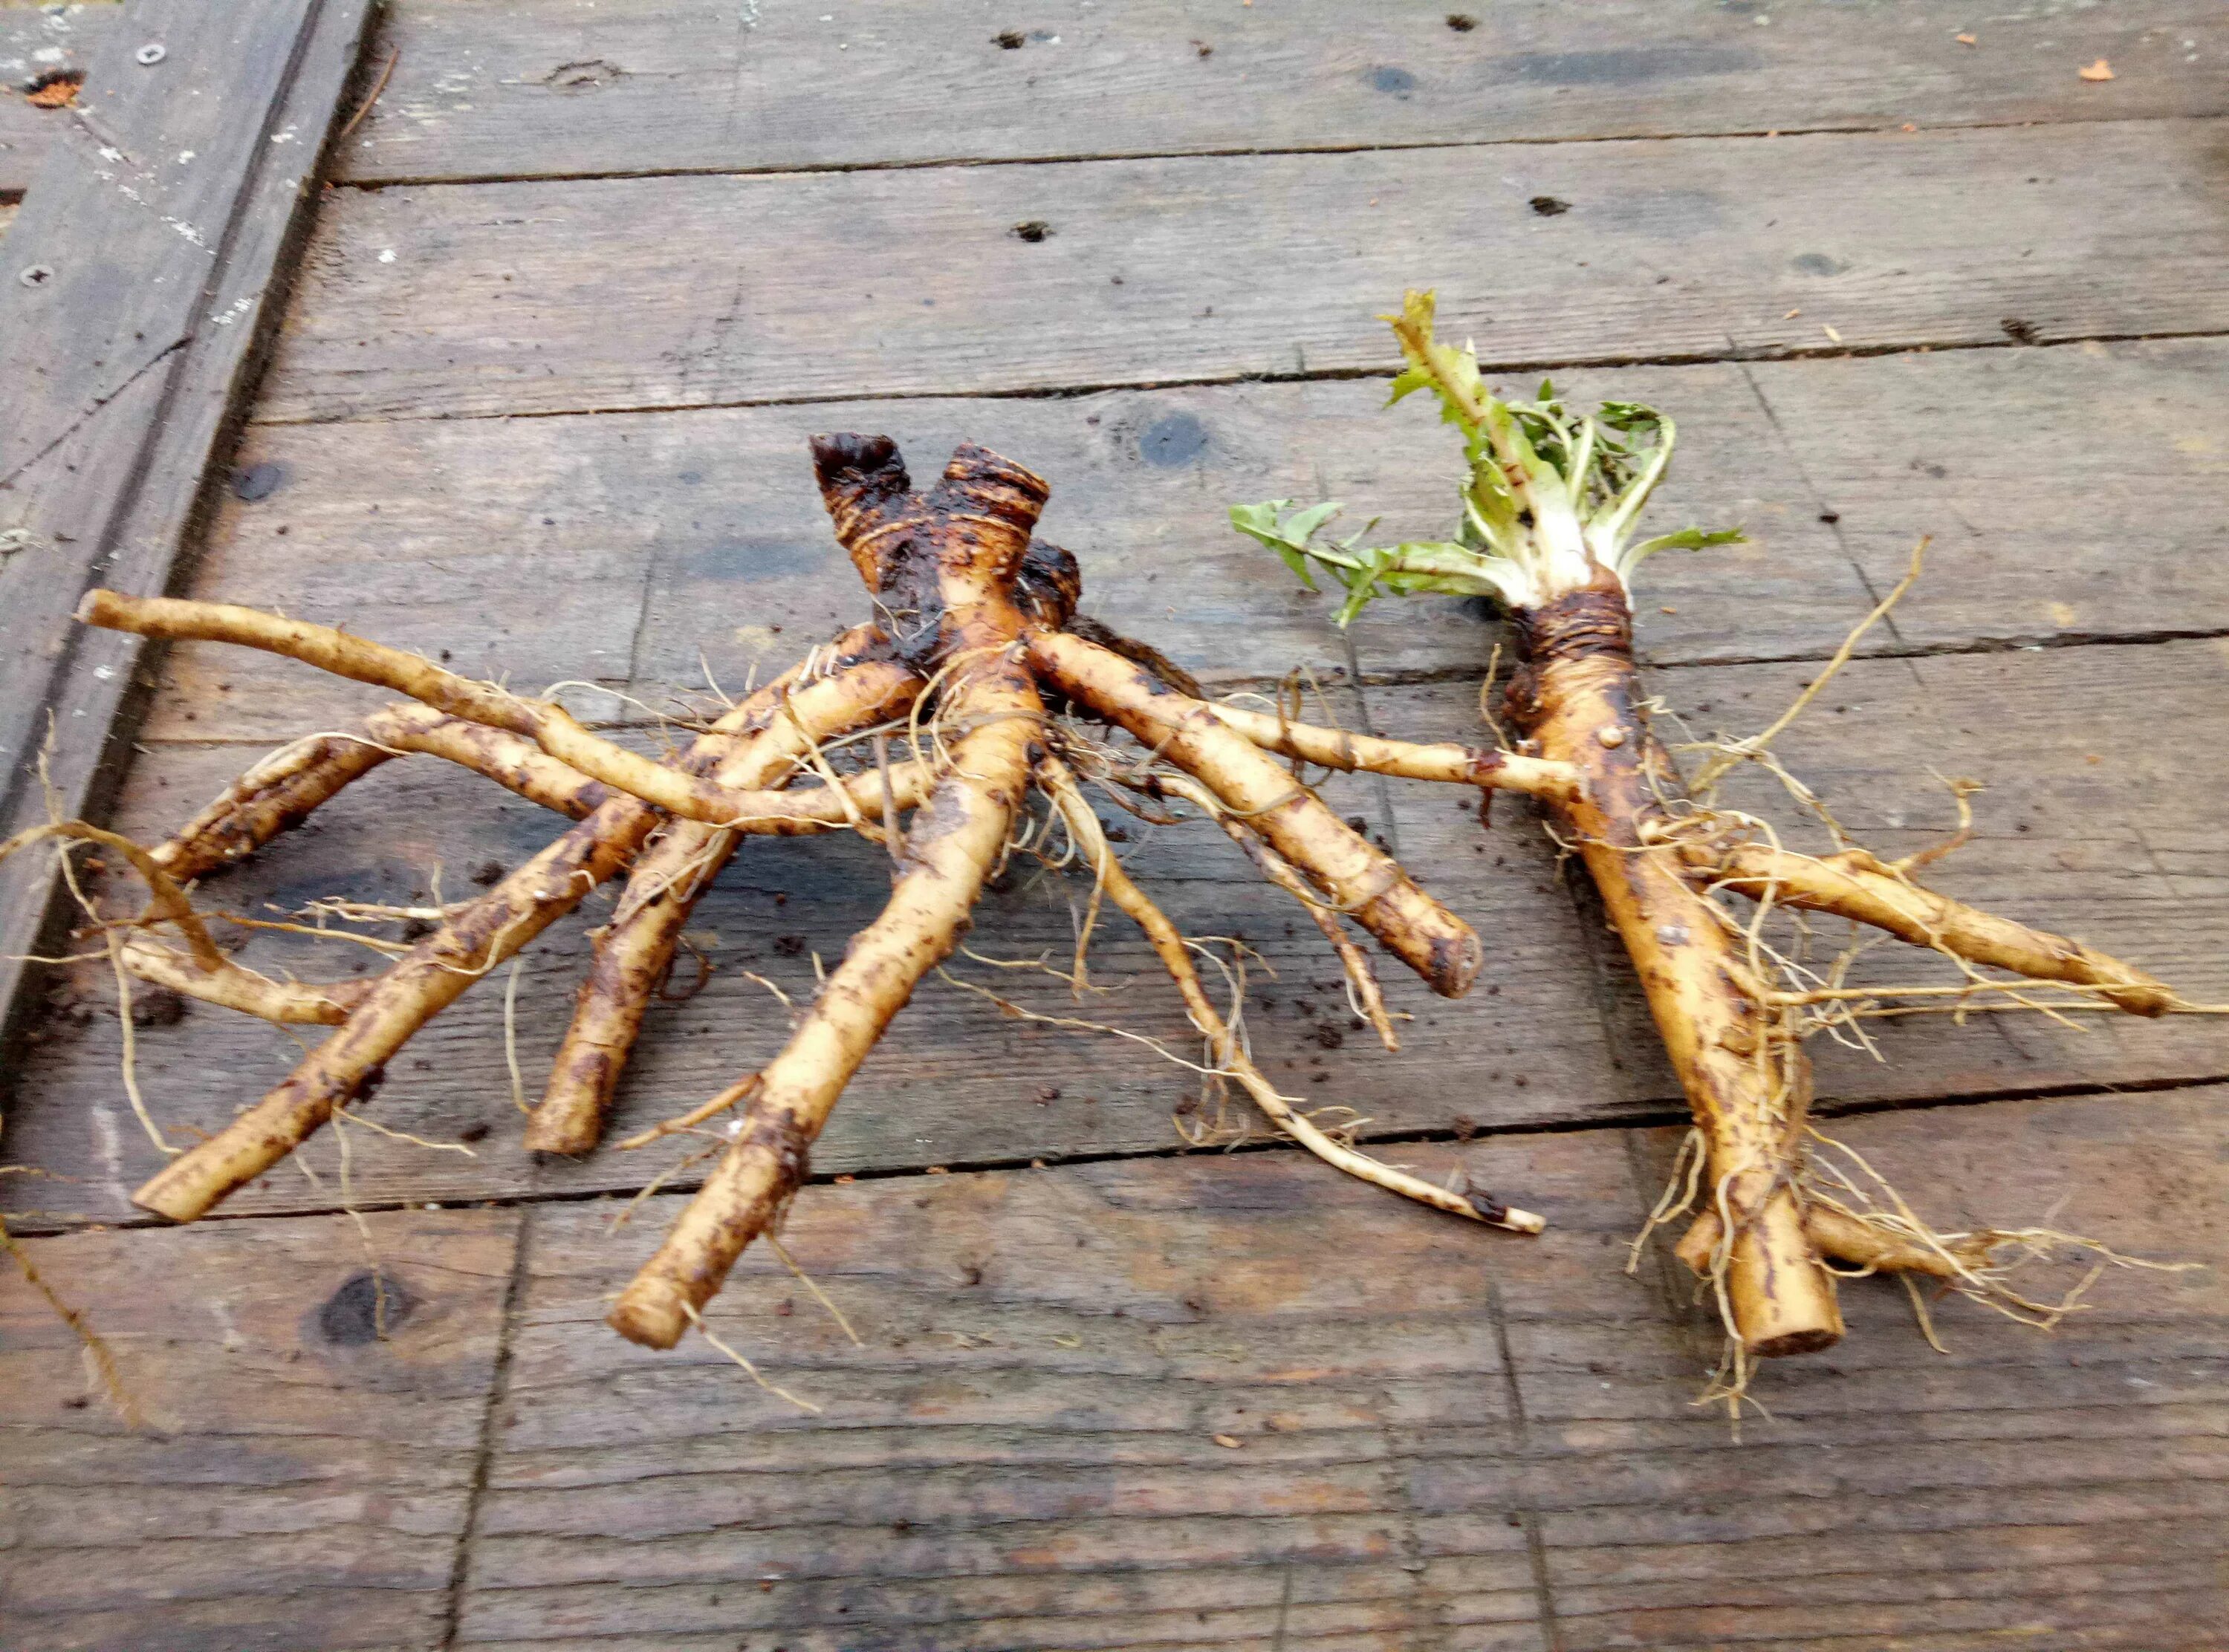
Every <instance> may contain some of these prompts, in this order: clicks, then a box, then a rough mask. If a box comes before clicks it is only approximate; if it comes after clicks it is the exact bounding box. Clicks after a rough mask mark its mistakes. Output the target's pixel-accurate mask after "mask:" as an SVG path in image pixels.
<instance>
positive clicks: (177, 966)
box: [0, 820, 371, 1026]
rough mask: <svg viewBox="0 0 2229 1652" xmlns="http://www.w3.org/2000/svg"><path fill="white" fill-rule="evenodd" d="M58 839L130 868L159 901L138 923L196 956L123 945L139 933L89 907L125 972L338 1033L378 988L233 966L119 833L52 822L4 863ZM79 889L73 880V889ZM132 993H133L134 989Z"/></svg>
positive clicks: (142, 942) (168, 879)
mask: <svg viewBox="0 0 2229 1652" xmlns="http://www.w3.org/2000/svg"><path fill="white" fill-rule="evenodd" d="M55 837H61V838H71V839H75V840H77V841H79V842H87V843H96V844H99V845H100V847H101V848H108V849H113V850H114V851H116V853H118V854H119V855H122V856H123V857H124V858H125V860H126V861H130V862H131V864H132V868H133V870H135V871H137V872H138V874H139V875H140V877H141V878H142V879H143V880H145V882H146V884H147V887H148V890H149V893H151V896H152V897H153V900H152V904H151V906H149V908H148V912H147V915H146V916H145V917H144V918H142V919H139V920H138V923H141V924H146V923H168V924H173V925H177V929H178V930H179V932H181V933H182V934H183V935H184V937H185V938H186V943H187V944H188V946H189V948H190V949H191V950H190V952H189V954H187V955H184V956H182V955H180V954H179V953H177V952H176V951H172V950H171V949H170V948H169V947H167V946H164V944H162V943H160V942H159V941H157V940H154V939H153V938H151V937H148V936H145V935H142V934H137V933H127V934H125V936H124V937H122V938H120V939H119V938H118V937H117V935H116V932H117V931H118V930H119V929H124V930H127V931H128V930H131V929H132V928H134V927H136V925H130V924H111V923H108V922H107V921H106V920H105V919H100V917H99V915H98V914H97V913H96V912H94V911H93V908H92V906H90V905H87V906H86V912H87V916H88V917H90V918H92V919H93V921H94V922H96V923H100V924H101V925H102V927H103V928H104V930H105V931H106V932H107V933H108V936H109V942H108V944H109V946H110V948H111V957H112V961H113V962H114V964H115V965H116V967H117V968H118V970H119V971H127V972H129V973H130V974H131V975H134V976H138V977H139V978H140V979H141V980H143V981H146V982H148V983H151V984H152V985H155V986H159V987H167V988H169V989H171V990H172V991H175V992H178V993H182V994H183V995H185V996H188V997H191V998H197V999H200V1000H202V1002H206V1003H212V1004H219V1005H222V1006H223V1007H224V1008H228V1009H239V1010H244V1011H246V1012H247V1014H249V1015H258V1016H260V1017H261V1018H262V1019H263V1020H265V1021H279V1022H293V1023H312V1024H316V1023H323V1024H324V1025H327V1026H332V1025H337V1023H339V1022H340V1021H344V1020H345V1019H346V1018H347V1014H348V1010H349V1008H350V1007H351V1006H352V1005H353V1003H355V1002H358V1001H360V1000H361V999H362V997H363V994H364V993H365V992H367V991H369V988H370V984H371V983H369V982H368V981H364V982H356V981H349V982H336V983H332V984H331V985H330V986H307V985H299V984H292V983H290V984H285V985H282V984H281V983H278V982H275V981H271V980H267V979H266V978H265V977H264V976H260V975H258V974H256V973H255V972H254V970H248V969H246V968H243V967H242V966H241V965H240V964H235V963H234V962H233V961H232V959H231V958H229V957H227V956H226V955H225V953H224V951H223V949H222V948H221V947H219V946H218V945H217V944H216V943H215V940H213V939H212V938H210V936H209V930H208V928H207V927H206V925H204V924H203V922H202V918H201V915H200V914H199V913H198V912H195V911H194V909H193V904H192V902H191V901H190V900H188V899H187V896H186V892H185V891H184V889H183V888H182V887H179V884H178V882H177V879H176V878H175V877H173V876H172V875H171V874H170V871H169V870H168V869H167V868H164V866H163V865H162V863H161V862H160V861H158V860H157V857H156V855H155V853H154V852H153V851H151V850H149V849H145V848H141V847H140V846H139V845H138V844H137V843H135V842H132V840H131V839H130V838H128V837H125V836H123V835H122V834H121V833H119V832H112V831H108V830H106V829H102V828H100V827H98V826H91V825H87V823H85V822H83V821H75V820H71V821H55V822H50V823H48V824H47V825H44V826H34V827H31V828H29V829H26V830H24V831H21V832H18V833H17V834H16V836H14V837H12V838H10V839H9V840H8V842H5V843H0V860H5V859H7V858H8V856H9V855H13V854H16V852H18V851H19V850H21V849H22V848H27V847H29V845H30V844H31V843H33V842H38V841H40V840H42V839H47V838H55ZM72 887H73V889H74V888H75V887H76V886H75V883H74V880H73V883H72ZM82 899H83V897H82V896H80V900H82ZM119 981H120V976H119ZM125 990H126V991H127V992H128V990H129V989H128V987H127V988H125Z"/></svg>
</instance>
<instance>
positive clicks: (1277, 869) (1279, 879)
mask: <svg viewBox="0 0 2229 1652" xmlns="http://www.w3.org/2000/svg"><path fill="white" fill-rule="evenodd" d="M1154 783H1155V784H1157V785H1158V786H1159V788H1160V789H1161V790H1162V791H1166V792H1167V793H1169V794H1170V795H1171V796H1172V797H1182V798H1183V799H1184V800H1185V802H1186V803H1189V804H1192V807H1193V808H1195V809H1197V810H1199V811H1200V813H1202V814H1204V815H1205V816H1207V817H1208V818H1209V819H1210V820H1211V821H1213V822H1214V823H1216V824H1217V825H1218V826H1220V827H1222V828H1223V829H1224V834H1225V835H1226V836H1229V837H1230V841H1231V842H1234V843H1236V844H1237V845H1238V847H1239V848H1241V849H1243V850H1244V851H1245V853H1246V858H1247V859H1248V860H1249V861H1253V862H1254V865H1255V868H1256V870H1258V871H1259V872H1260V873H1261V874H1262V876H1263V877H1265V878H1267V879H1268V880H1269V881H1270V882H1272V883H1274V884H1275V885H1276V886H1277V887H1279V888H1280V889H1282V890H1283V891H1284V892H1285V893H1287V894H1288V895H1290V896H1292V897H1293V899H1294V900H1297V901H1299V902H1300V903H1301V906H1303V907H1305V908H1306V909H1307V914H1308V916H1309V917H1310V918H1312V919H1314V920H1315V925H1316V927H1317V928H1318V929H1319V930H1320V931H1322V932H1323V938H1324V939H1326V941H1328V942H1330V943H1331V948H1332V951H1333V952H1335V953H1337V954H1338V955H1339V967H1340V968H1341V969H1342V970H1345V971H1346V983H1347V985H1348V986H1349V987H1350V988H1352V990H1353V996H1354V1008H1355V1011H1356V1013H1357V1014H1358V1015H1360V1016H1361V1018H1362V1019H1363V1020H1365V1021H1368V1022H1369V1023H1370V1024H1371V1027H1373V1028H1376V1029H1377V1033H1378V1042H1380V1043H1381V1044H1383V1045H1384V1047H1386V1048H1387V1049H1389V1050H1398V1049H1399V1048H1400V1047H1401V1041H1400V1038H1399V1036H1398V1035H1397V1034H1396V1033H1395V1032H1394V1030H1393V1018H1392V1016H1391V1015H1388V1014H1387V1013H1386V1009H1385V995H1384V991H1383V990H1381V989H1380V988H1379V987H1378V972H1377V971H1376V970H1373V969H1371V967H1370V955H1369V954H1368V953H1366V952H1365V951H1363V950H1362V949H1361V948H1360V947H1359V946H1358V945H1356V944H1355V943H1354V938H1353V937H1352V936H1351V935H1349V934H1348V933H1347V932H1346V928H1345V927H1344V926H1343V925H1341V924H1340V923H1339V914H1338V913H1337V912H1333V911H1332V910H1331V908H1330V907H1328V906H1325V905H1324V903H1323V901H1322V900H1321V899H1320V897H1319V896H1318V895H1317V894H1316V893H1315V891H1314V890H1313V889H1311V888H1309V887H1308V886H1307V880H1305V879H1304V878H1302V877H1301V874H1299V873H1297V872H1295V871H1294V870H1293V868H1292V864H1291V862H1289V861H1287V860H1286V859H1285V857H1284V856H1283V855H1280V854H1278V853H1277V851H1276V850H1275V849H1273V848H1270V847H1269V845H1268V844H1267V843H1264V842H1262V835H1261V834H1260V833H1259V832H1256V830H1254V829H1253V828H1252V827H1250V826H1249V825H1247V824H1246V823H1245V822H1244V821H1243V820H1240V819H1238V818H1237V816H1234V815H1232V814H1231V813H1230V810H1227V809H1225V808H1224V807H1223V804H1222V802H1221V800H1220V799H1218V798H1217V797H1216V795H1215V794H1214V793H1213V792H1211V791H1209V790H1208V789H1207V788H1206V787H1205V786H1204V785H1201V784H1199V783H1198V781H1196V780H1193V779H1192V778H1189V777H1187V776H1183V775H1175V776H1166V775H1161V776H1156V777H1155V778H1154Z"/></svg>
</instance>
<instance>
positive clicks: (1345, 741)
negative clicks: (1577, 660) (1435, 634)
mask: <svg viewBox="0 0 2229 1652" xmlns="http://www.w3.org/2000/svg"><path fill="white" fill-rule="evenodd" d="M1200 703H1201V704H1203V705H1204V706H1205V707H1206V708H1208V709H1209V710H1210V711H1211V712H1213V713H1214V714H1215V715H1216V716H1217V718H1218V719H1219V720H1221V721H1223V722H1224V723H1225V724H1227V725H1228V726H1229V727H1231V728H1233V729H1235V730H1237V732H1238V733H1241V734H1243V735H1244V736H1245V737H1246V738H1247V740H1249V741H1250V742H1251V743H1252V744H1254V745H1256V746H1259V747H1261V748H1262V750H1263V751H1265V752H1276V753H1277V754H1278V755H1279V756H1281V757H1294V758H1298V759H1301V761H1302V762H1304V763H1313V764H1314V765H1317V766H1318V767H1319V768H1326V769H1345V770H1348V771H1360V772H1363V773H1365V774H1384V775H1391V776H1394V777H1396V778H1400V779H1404V780H1439V781H1444V782H1447V783H1449V784H1455V785H1467V786H1488V787H1493V788H1494V789H1497V790H1500V791H1522V792H1526V793H1528V794H1529V795H1531V796H1532V797H1546V798H1549V799H1551V800H1553V801H1558V802H1561V801H1563V800H1564V799H1567V798H1569V797H1573V796H1575V795H1576V794H1577V791H1578V789H1579V786H1580V785H1581V784H1582V781H1581V778H1580V774H1579V771H1578V770H1577V768H1576V767H1574V766H1573V765H1571V764H1569V763H1554V762H1550V761H1549V760H1548V759H1545V758H1537V757H1525V756H1522V755H1520V754H1519V753H1518V752H1503V751H1497V750H1494V749H1493V748H1491V747H1487V746H1459V745H1456V744H1455V742H1453V741H1442V742H1439V743H1437V744H1434V745H1429V746H1420V745H1416V744H1413V743H1411V742H1410V741H1407V740H1384V739H1381V738H1379V737H1378V736H1377V735H1374V734H1350V733H1346V731H1345V730H1343V729H1337V728H1320V727H1314V726H1313V725H1311V724H1308V723H1296V722H1293V721H1291V720H1288V719H1287V718H1285V717H1283V716H1280V715H1272V714H1270V713H1269V712H1265V711H1249V710H1248V709H1246V708H1243V707H1240V706H1232V705H1227V704H1225V703H1224V702H1223V701H1216V700H1209V701H1201V702H1200Z"/></svg>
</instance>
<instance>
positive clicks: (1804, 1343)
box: [1749, 1329, 1842, 1360]
mask: <svg viewBox="0 0 2229 1652" xmlns="http://www.w3.org/2000/svg"><path fill="white" fill-rule="evenodd" d="M1841 1340H1842V1334H1841V1333H1840V1331H1834V1330H1825V1329H1814V1330H1802V1331H1789V1332H1787V1333H1786V1334H1785V1335H1780V1336H1771V1337H1767V1338H1766V1339H1765V1340H1764V1341H1761V1342H1752V1343H1750V1345H1749V1351H1750V1353H1751V1354H1755V1355H1756V1356H1757V1358H1758V1359H1760V1360H1785V1359H1788V1358H1789V1357H1790V1356H1792V1355H1794V1354H1818V1353H1821V1352H1823V1351H1824V1350H1825V1349H1828V1348H1832V1347H1834V1344H1835V1343H1837V1342H1839V1341H1841Z"/></svg>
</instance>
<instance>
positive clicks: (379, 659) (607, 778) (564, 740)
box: [78, 590, 798, 825]
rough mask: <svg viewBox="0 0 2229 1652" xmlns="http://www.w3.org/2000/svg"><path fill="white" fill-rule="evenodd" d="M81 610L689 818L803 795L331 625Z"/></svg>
mask: <svg viewBox="0 0 2229 1652" xmlns="http://www.w3.org/2000/svg"><path fill="white" fill-rule="evenodd" d="M78 618H80V619H82V620H84V621H85V622H86V623H87V624H93V625H105V626H106V627H108V628H109V629H110V630H112V631H132V632H136V633H137V634H138V635H139V636H142V637H170V638H178V637H190V638H194V639H196V640H200V641H206V642H219V643H235V644H240V645H241V646H243V647H247V648H257V649H261V650H264V651H266V652H267V653H272V654H280V655H284V656H286V657H288V658H289V659H295V660H299V661H301V662H302V663H305V664H306V665H314V666H316V667H318V669H321V670H325V671H330V672H331V673H332V674H333V675H334V676H343V677H348V678H350V679H351V680H353V681H355V682H370V683H376V684H377V685H378V686H380V687H382V688H392V689H394V690H395V692H397V693H398V694H407V695H409V696H410V697H411V698H412V699H414V700H417V701H423V702H424V703H425V704H427V705H429V706H432V707H434V708H437V709H439V710H441V711H445V712H447V713H449V714H451V715H453V716H457V717H462V718H465V719H467V720H470V721H472V722H475V723H482V724H485V725H486V726H487V727H491V728H498V729H503V730H505V731H507V732H509V733H513V734H519V735H523V736H524V737H525V738H526V739H528V740H532V741H533V742H534V743H535V744H536V746H540V747H541V748H542V750H543V751H544V752H547V753H548V754H549V756H551V757H553V758H556V759H557V760H558V761H559V762H561V763H563V764H566V765H569V766H570V767H572V768H574V769H575V770H577V771H579V772H581V773H582V774H586V775H588V776H590V777H592V778H595V779H597V780H601V781H602V782H603V783H604V784H606V785H607V786H610V787H612V788H613V789H614V790H616V791H624V792H626V793H627V794H628V795H629V796H631V797H638V798H640V799H641V800H642V801H644V802H646V803H648V804H654V805H655V806H657V807H658V808H660V809H663V810H667V811H668V812H670V813H672V814H675V815H678V816H682V817H683V818H684V819H686V820H701V821H708V822H710V823H713V824H715V825H735V824H740V823H744V822H748V821H753V820H758V821H774V820H783V819H793V818H796V817H797V813H798V804H797V802H796V800H794V799H788V798H783V797H780V796H778V795H774V794H768V793H761V792H755V791H739V790H736V789H735V788H733V787H729V786H723V785H721V784H717V783H716V782H714V781H711V780H709V779H706V778H703V776H701V775H697V774H693V773H691V772H688V771H687V770H686V768H676V767H672V766H670V765H666V764H664V763H660V762H659V761H658V760H657V759H654V758H647V757H645V756H643V755H642V754H641V753H639V752H630V751H629V750H627V749H626V747H625V746H615V745H613V743H612V742H611V741H609V740H604V739H602V738H601V736H598V735H595V734H592V733H589V732H588V730H587V729H586V728H584V727H581V725H580V723H578V722H577V721H575V720H574V718H573V716H572V714H570V713H569V712H568V711H566V710H565V709H564V708H563V707H562V706H558V705H556V704H554V703H552V702H550V701H541V700H527V699H524V698H522V697H520V696H519V695H514V694H512V693H511V692H510V691H509V690H508V689H504V688H498V687H496V686H495V685H494V684H493V683H491V682H474V681H473V680H472V679H471V678H469V677H463V676H458V675H457V674H456V673H454V672H453V671H445V670H443V669H441V668H440V666H438V665H435V664H434V663H433V662H432V661H430V660H427V659H423V658H421V657H420V656H417V655H415V654H412V653H408V652H407V651H406V650H402V649H398V648H389V647H388V646H387V645H386V644H382V643H372V642H367V641H365V640H364V639H363V638H362V637H351V636H350V635H349V634H348V633H347V632H345V631H336V630H335V629H333V628H332V627H331V626H330V625H313V624H310V623H308V622H307V621H305V620H299V619H286V618H282V617H280V616H279V615H277V614H267V613H264V612H262V611H260V610H258V609H254V608H241V607H235V606H234V605H231V604H228V603H218V602H195V601H190V600H188V599H183V598H176V597H125V596H119V595H118V594H117V593H116V592H112V591H98V590H96V591H92V592H87V594H86V598H85V600H84V602H83V603H82V604H80V606H79V609H78Z"/></svg>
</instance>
